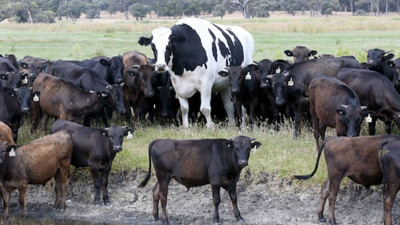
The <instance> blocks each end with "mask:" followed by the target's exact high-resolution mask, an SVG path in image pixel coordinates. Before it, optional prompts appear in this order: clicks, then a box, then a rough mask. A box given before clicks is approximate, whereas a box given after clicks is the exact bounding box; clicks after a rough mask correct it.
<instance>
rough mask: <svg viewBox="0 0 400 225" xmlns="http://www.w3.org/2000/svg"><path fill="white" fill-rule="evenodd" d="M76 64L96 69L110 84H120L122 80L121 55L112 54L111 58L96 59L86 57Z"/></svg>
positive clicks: (122, 66)
mask: <svg viewBox="0 0 400 225" xmlns="http://www.w3.org/2000/svg"><path fill="white" fill-rule="evenodd" d="M78 65H80V66H83V67H87V68H90V69H92V70H94V71H96V72H97V73H98V74H99V75H100V76H101V77H102V78H103V79H104V80H106V81H107V82H108V83H110V84H120V83H122V82H123V79H122V72H123V70H124V63H123V62H122V56H114V57H112V58H111V59H109V58H105V57H104V58H99V59H98V60H94V59H86V60H83V61H81V62H79V63H78Z"/></svg>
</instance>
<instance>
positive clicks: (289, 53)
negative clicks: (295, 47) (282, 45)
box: [283, 50, 294, 57]
mask: <svg viewBox="0 0 400 225" xmlns="http://www.w3.org/2000/svg"><path fill="white" fill-rule="evenodd" d="M283 53H285V55H287V56H290V57H292V56H294V53H293V52H292V51H291V50H285V51H283Z"/></svg>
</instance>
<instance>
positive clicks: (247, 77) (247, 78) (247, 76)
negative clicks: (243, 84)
mask: <svg viewBox="0 0 400 225" xmlns="http://www.w3.org/2000/svg"><path fill="white" fill-rule="evenodd" d="M245 79H246V80H251V75H250V72H248V73H247V75H246V77H245Z"/></svg>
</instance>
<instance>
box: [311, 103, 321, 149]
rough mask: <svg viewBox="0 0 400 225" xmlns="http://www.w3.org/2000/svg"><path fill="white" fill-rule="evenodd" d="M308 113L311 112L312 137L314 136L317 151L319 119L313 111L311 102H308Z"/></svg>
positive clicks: (313, 107)
mask: <svg viewBox="0 0 400 225" xmlns="http://www.w3.org/2000/svg"><path fill="white" fill-rule="evenodd" d="M310 113H311V119H312V124H313V128H314V138H315V146H316V148H317V151H318V150H319V133H320V131H319V119H318V116H317V112H315V106H314V104H313V103H310Z"/></svg>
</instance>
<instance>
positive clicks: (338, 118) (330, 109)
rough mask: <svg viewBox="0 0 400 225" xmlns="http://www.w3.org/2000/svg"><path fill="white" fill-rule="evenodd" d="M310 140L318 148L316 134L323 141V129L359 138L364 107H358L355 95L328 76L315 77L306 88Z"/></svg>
mask: <svg viewBox="0 0 400 225" xmlns="http://www.w3.org/2000/svg"><path fill="white" fill-rule="evenodd" d="M308 93H309V98H308V99H309V101H310V113H311V117H312V123H313V127H314V138H315V142H316V146H317V151H318V149H319V135H321V139H322V140H325V130H326V128H327V127H333V128H335V129H336V135H337V136H348V137H354V136H359V135H360V130H361V124H362V121H363V118H364V117H365V116H366V115H367V112H366V109H367V107H366V106H361V105H360V100H359V99H358V96H357V94H356V93H355V92H354V91H353V90H352V89H351V88H350V87H349V86H347V85H346V84H345V83H343V82H341V81H339V80H337V79H335V78H331V77H316V78H314V79H313V80H312V81H311V83H310V86H309V87H308Z"/></svg>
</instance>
